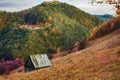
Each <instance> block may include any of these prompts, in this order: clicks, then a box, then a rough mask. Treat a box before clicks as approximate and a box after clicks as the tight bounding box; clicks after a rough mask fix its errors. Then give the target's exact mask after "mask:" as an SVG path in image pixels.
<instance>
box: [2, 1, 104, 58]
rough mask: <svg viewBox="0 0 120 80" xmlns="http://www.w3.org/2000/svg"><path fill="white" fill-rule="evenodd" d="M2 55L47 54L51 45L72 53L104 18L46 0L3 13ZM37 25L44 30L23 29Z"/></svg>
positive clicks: (22, 56)
mask: <svg viewBox="0 0 120 80" xmlns="http://www.w3.org/2000/svg"><path fill="white" fill-rule="evenodd" d="M0 19H1V20H0V25H1V26H0V30H1V31H0V37H1V38H0V50H1V51H0V55H2V54H4V53H11V54H13V55H14V56H15V57H21V58H23V59H25V58H26V56H28V55H30V54H41V53H46V52H47V50H48V49H49V48H51V49H53V50H56V51H57V50H58V49H60V51H63V50H67V51H68V52H71V50H72V48H73V47H74V46H73V45H74V43H75V42H81V40H83V39H86V38H87V37H88V36H89V34H90V32H91V30H92V29H93V28H94V27H97V26H98V25H99V24H101V23H102V21H101V20H100V19H98V18H97V17H95V16H92V15H90V14H88V13H85V12H84V11H81V10H80V9H78V8H76V7H74V6H71V5H69V4H66V3H61V2H58V1H53V2H44V3H42V4H40V5H38V6H35V7H33V8H31V9H27V10H23V11H21V12H13V13H9V12H8V13H7V12H0ZM25 25H27V26H28V27H30V26H34V25H37V26H38V27H41V26H42V27H44V28H43V29H38V30H31V29H28V28H19V27H21V26H25Z"/></svg>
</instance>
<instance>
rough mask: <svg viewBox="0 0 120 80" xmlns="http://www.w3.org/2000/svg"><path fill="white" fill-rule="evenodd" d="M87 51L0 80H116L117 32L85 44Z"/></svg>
mask: <svg viewBox="0 0 120 80" xmlns="http://www.w3.org/2000/svg"><path fill="white" fill-rule="evenodd" d="M88 46H89V47H88V48H86V49H84V50H81V51H79V52H76V53H73V54H70V55H68V56H65V57H62V58H57V59H55V60H53V61H52V64H53V66H52V67H49V68H44V69H39V70H35V71H32V72H26V73H15V74H11V75H8V76H3V77H0V80H120V67H119V66H120V32H118V31H115V32H113V33H111V34H109V35H106V36H104V37H101V38H99V39H96V40H94V41H91V42H89V45H88Z"/></svg>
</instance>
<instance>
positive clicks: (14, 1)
mask: <svg viewBox="0 0 120 80" xmlns="http://www.w3.org/2000/svg"><path fill="white" fill-rule="evenodd" d="M45 1H52V0H0V10H2V11H8V12H14V11H15V12H16V11H21V10H24V9H28V8H31V7H33V6H36V5H39V4H41V3H42V2H45ZM58 1H61V2H66V3H68V4H71V5H73V6H75V7H77V8H79V9H81V10H83V11H85V12H87V13H90V14H97V15H102V14H111V15H115V11H114V7H113V6H111V5H105V4H102V5H92V4H91V3H90V0H58Z"/></svg>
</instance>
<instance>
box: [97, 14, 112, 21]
mask: <svg viewBox="0 0 120 80" xmlns="http://www.w3.org/2000/svg"><path fill="white" fill-rule="evenodd" d="M95 16H96V17H98V18H100V19H101V20H103V21H108V20H110V19H111V18H113V15H110V14H104V15H95Z"/></svg>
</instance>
